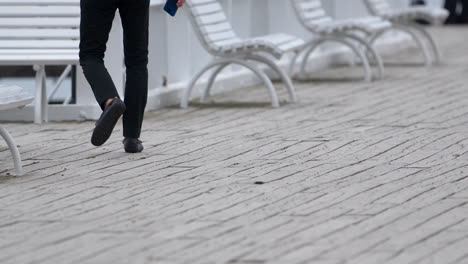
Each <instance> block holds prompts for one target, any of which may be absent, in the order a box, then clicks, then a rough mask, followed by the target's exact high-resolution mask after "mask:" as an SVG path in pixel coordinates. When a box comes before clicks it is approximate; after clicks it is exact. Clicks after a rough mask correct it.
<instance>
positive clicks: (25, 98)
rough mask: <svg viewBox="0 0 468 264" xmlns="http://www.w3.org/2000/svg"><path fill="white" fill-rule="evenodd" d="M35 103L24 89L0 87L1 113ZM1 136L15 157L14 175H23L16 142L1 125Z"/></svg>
mask: <svg viewBox="0 0 468 264" xmlns="http://www.w3.org/2000/svg"><path fill="white" fill-rule="evenodd" d="M32 101H33V98H32V97H31V96H29V95H28V94H26V93H25V92H24V91H23V89H22V88H20V87H18V86H2V85H0V111H1V110H6V109H13V108H18V107H22V106H25V105H27V104H29V103H31V102H32ZM0 135H1V136H2V137H3V139H5V141H6V143H7V144H8V147H9V149H10V151H11V154H12V155H13V161H14V164H15V170H14V175H17V176H21V175H23V168H22V166H21V156H20V153H19V151H18V147H17V146H16V143H15V141H14V140H13V138H12V137H11V135H10V133H8V131H7V130H6V129H5V128H3V127H1V125H0Z"/></svg>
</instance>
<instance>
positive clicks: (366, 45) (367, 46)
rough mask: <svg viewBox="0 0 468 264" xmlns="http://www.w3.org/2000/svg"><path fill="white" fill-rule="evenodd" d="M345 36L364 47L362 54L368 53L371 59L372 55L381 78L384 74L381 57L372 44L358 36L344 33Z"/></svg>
mask: <svg viewBox="0 0 468 264" xmlns="http://www.w3.org/2000/svg"><path fill="white" fill-rule="evenodd" d="M345 36H346V37H347V38H350V39H352V40H354V41H356V42H358V43H359V44H361V45H362V46H363V47H364V48H365V52H364V54H368V55H369V59H371V58H370V56H372V57H373V59H374V60H375V62H376V63H377V69H378V71H379V79H383V77H384V74H385V69H384V64H383V60H382V57H381V56H380V54H379V53H378V52H377V50H376V49H375V48H374V47H373V46H371V45H370V44H369V42H367V41H366V40H364V39H362V38H360V37H358V36H355V35H351V34H346V35H345Z"/></svg>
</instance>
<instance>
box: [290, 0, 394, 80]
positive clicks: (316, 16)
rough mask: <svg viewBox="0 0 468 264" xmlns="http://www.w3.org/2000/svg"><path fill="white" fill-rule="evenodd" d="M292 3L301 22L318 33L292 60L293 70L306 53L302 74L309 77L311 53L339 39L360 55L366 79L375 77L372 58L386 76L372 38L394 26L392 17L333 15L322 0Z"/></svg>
mask: <svg viewBox="0 0 468 264" xmlns="http://www.w3.org/2000/svg"><path fill="white" fill-rule="evenodd" d="M291 4H292V6H293V9H294V11H295V14H296V17H297V18H298V20H299V22H300V23H301V24H302V25H303V26H304V28H306V29H307V30H308V31H309V32H311V33H313V34H314V36H316V38H314V39H312V40H311V41H309V42H307V44H306V45H305V49H304V51H303V52H301V53H300V54H298V55H297V57H296V58H294V60H293V63H291V69H290V72H291V74H293V72H294V68H293V67H294V65H295V61H296V60H297V59H298V57H299V56H301V55H302V56H303V57H302V62H301V66H300V71H299V76H298V78H299V79H306V68H307V63H308V61H309V57H310V55H311V54H312V53H313V52H314V51H315V50H316V49H317V48H318V47H319V46H321V45H322V44H324V43H327V42H335V43H339V44H342V45H344V46H347V47H348V48H350V49H351V50H352V51H353V53H354V54H355V55H356V56H357V57H358V58H359V59H360V62H361V63H362V65H363V68H364V80H365V81H371V80H372V79H373V76H372V69H371V66H372V65H371V61H372V60H374V61H375V62H376V66H377V70H378V76H377V78H379V79H381V78H383V75H384V65H383V61H382V58H381V56H380V54H379V53H378V52H377V50H376V49H375V48H374V47H373V45H372V41H370V39H372V38H373V37H375V36H379V34H380V33H381V32H383V31H385V30H386V29H388V28H390V26H391V24H390V23H389V22H388V21H385V20H383V19H381V18H379V17H362V18H352V19H341V20H340V19H333V18H332V17H331V16H329V15H328V14H327V12H326V11H325V9H324V8H323V6H322V1H320V0H291Z"/></svg>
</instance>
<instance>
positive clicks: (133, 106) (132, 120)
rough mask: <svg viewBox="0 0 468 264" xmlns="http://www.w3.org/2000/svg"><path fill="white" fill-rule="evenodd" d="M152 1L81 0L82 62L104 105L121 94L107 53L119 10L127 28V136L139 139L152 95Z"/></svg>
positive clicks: (101, 103) (97, 96) (124, 121)
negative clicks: (109, 69)
mask: <svg viewBox="0 0 468 264" xmlns="http://www.w3.org/2000/svg"><path fill="white" fill-rule="evenodd" d="M149 4H150V0H81V25H80V35H81V36H80V38H81V41H80V64H81V66H82V68H83V73H84V75H85V77H86V79H87V80H88V82H89V84H90V85H91V88H92V90H93V92H94V95H95V97H96V100H97V102H98V103H99V105H100V106H101V108H103V106H104V103H105V102H106V100H108V99H110V98H115V97H119V94H118V92H117V89H116V87H115V85H114V82H113V81H112V79H111V77H110V75H109V73H108V71H107V69H106V67H105V65H104V53H105V51H106V44H107V41H108V39H109V32H110V30H111V27H112V21H113V20H114V16H115V13H116V11H117V9H118V10H119V13H120V17H121V20H122V27H123V35H124V39H123V43H124V54H125V66H126V82H125V105H126V106H127V110H126V112H125V113H124V115H123V127H124V129H123V134H124V137H132V138H139V137H140V133H141V126H142V123H143V116H144V111H145V107H146V102H147V96H148V68H147V65H148V24H149Z"/></svg>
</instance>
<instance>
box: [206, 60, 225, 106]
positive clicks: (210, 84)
mask: <svg viewBox="0 0 468 264" xmlns="http://www.w3.org/2000/svg"><path fill="white" fill-rule="evenodd" d="M227 66H229V63H225V64H221V65H219V66H218V68H216V69H215V70H214V72H213V73H212V74H211V76H210V78H209V79H208V84H207V85H206V88H205V91H204V92H203V94H202V97H201V98H200V102H201V103H206V102H207V99H208V97H209V96H210V93H211V88H212V87H213V84H214V82H215V80H216V77H218V75H219V74H220V73H221V72H222V71H223V70H224V69H225V68H226V67H227Z"/></svg>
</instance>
